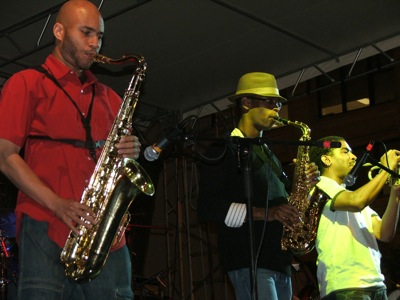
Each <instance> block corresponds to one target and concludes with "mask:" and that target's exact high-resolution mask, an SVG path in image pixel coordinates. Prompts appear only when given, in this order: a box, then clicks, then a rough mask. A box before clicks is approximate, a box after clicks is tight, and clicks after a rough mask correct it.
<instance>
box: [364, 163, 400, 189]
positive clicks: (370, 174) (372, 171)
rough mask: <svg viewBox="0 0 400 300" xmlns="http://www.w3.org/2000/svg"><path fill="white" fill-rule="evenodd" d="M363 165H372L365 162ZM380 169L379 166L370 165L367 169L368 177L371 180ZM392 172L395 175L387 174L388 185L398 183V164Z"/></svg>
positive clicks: (399, 180) (399, 174)
mask: <svg viewBox="0 0 400 300" xmlns="http://www.w3.org/2000/svg"><path fill="white" fill-rule="evenodd" d="M363 166H364V167H369V166H372V165H371V164H370V163H366V164H364V165H363ZM381 171H382V168H381V167H379V166H372V167H371V168H370V169H369V171H368V179H369V180H372V179H373V178H374V177H375V176H376V174H378V173H380V172H381ZM394 173H396V174H397V176H393V175H392V174H389V177H388V184H389V186H394V185H400V164H398V165H397V168H396V170H394Z"/></svg>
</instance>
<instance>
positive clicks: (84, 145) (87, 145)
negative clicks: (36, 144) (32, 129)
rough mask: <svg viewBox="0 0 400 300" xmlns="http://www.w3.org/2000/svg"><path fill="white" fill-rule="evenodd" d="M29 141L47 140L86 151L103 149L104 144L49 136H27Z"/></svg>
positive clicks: (103, 142)
mask: <svg viewBox="0 0 400 300" xmlns="http://www.w3.org/2000/svg"><path fill="white" fill-rule="evenodd" d="M29 138H30V139H35V140H47V141H55V142H60V143H64V144H70V145H72V146H74V147H77V148H86V149H90V148H94V149H97V148H100V147H103V146H104V144H105V143H106V141H105V140H101V141H93V142H90V143H89V142H84V141H81V140H74V139H53V138H51V137H49V136H45V135H30V136H29Z"/></svg>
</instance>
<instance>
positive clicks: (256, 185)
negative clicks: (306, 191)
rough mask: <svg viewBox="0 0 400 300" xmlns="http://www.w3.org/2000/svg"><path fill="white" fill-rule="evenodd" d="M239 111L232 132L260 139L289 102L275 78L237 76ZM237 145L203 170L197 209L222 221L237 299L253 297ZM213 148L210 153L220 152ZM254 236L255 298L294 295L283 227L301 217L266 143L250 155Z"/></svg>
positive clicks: (221, 239) (311, 168)
mask: <svg viewBox="0 0 400 300" xmlns="http://www.w3.org/2000/svg"><path fill="white" fill-rule="evenodd" d="M229 99H230V100H231V101H233V102H235V103H236V104H237V105H238V106H239V107H240V110H241V118H240V120H239V123H238V125H237V128H235V129H233V131H232V132H231V134H230V136H231V137H232V136H234V137H241V138H258V137H261V136H262V134H263V131H265V130H269V129H271V128H272V126H273V125H274V124H275V122H276V117H278V113H279V110H280V109H281V107H282V104H284V103H285V102H286V101H287V100H286V99H285V98H284V97H282V96H281V95H280V94H279V90H278V87H277V84H276V80H275V77H274V76H273V75H271V74H268V73H262V72H253V73H248V74H245V75H243V76H242V77H241V78H240V79H239V83H238V87H237V90H236V94H235V95H233V96H231V97H229ZM237 148H238V147H237V145H235V144H234V143H232V142H230V143H228V144H227V149H226V153H225V155H224V157H223V159H222V160H221V162H220V163H218V164H214V165H203V166H202V167H201V173H200V176H201V177H200V190H199V206H198V213H199V216H200V218H201V219H202V220H204V221H214V222H216V223H217V225H218V244H219V250H220V258H221V261H222V265H223V267H224V270H225V271H226V272H227V273H228V276H229V278H230V280H231V281H232V284H233V286H234V289H235V294H236V298H237V299H238V300H243V299H253V297H252V296H254V294H252V293H254V290H255V289H253V288H252V286H254V285H253V283H250V278H252V277H253V276H251V273H250V271H251V268H250V266H251V264H252V263H253V262H251V259H250V258H251V252H250V251H251V250H250V249H251V247H248V245H249V244H250V243H249V236H250V235H249V228H248V224H249V222H248V220H247V219H248V216H247V210H246V205H247V202H246V200H245V199H246V195H245V187H244V172H243V170H242V169H240V168H238V165H240V164H238V151H237ZM220 153H221V149H213V150H211V151H210V153H209V155H213V154H215V155H218V154H220ZM250 165H251V182H252V185H251V190H252V199H253V209H252V215H253V220H254V222H253V225H254V226H253V229H254V230H253V234H252V236H253V238H254V242H255V243H254V245H255V250H256V251H255V252H256V253H257V254H256V255H255V262H256V266H257V268H256V272H255V273H256V276H254V277H256V283H257V289H256V293H257V299H260V300H261V299H266V300H267V299H268V300H278V299H279V300H289V299H292V289H291V278H290V263H291V253H290V252H289V251H283V250H281V237H282V228H283V225H285V226H287V227H288V228H291V226H292V224H294V223H297V222H298V221H299V213H298V211H297V210H296V209H295V208H294V207H292V206H290V205H288V204H287V197H288V192H287V189H288V180H287V178H286V176H285V174H284V173H283V171H282V167H281V164H280V162H279V160H278V159H277V158H276V156H274V155H273V153H272V152H271V151H270V149H269V148H268V146H267V145H265V144H264V145H253V146H252V151H251V156H250ZM306 168H307V172H306V173H307V174H308V178H309V181H310V182H313V183H317V182H318V178H319V172H318V169H317V167H316V166H315V165H314V164H312V165H307V166H306Z"/></svg>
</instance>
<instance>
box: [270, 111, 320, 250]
mask: <svg viewBox="0 0 400 300" xmlns="http://www.w3.org/2000/svg"><path fill="white" fill-rule="evenodd" d="M276 120H277V122H278V123H281V124H285V125H290V126H294V127H297V128H299V129H300V130H301V131H302V136H301V138H300V142H307V141H309V140H310V139H311V137H310V133H311V130H310V128H309V127H308V126H307V125H306V124H304V123H301V122H298V121H294V122H292V121H289V120H286V119H283V118H279V117H278V118H277V119H276ZM309 149H310V146H308V145H306V144H305V145H300V146H299V148H298V151H297V161H296V165H295V170H294V179H293V186H292V190H291V193H290V196H289V199H288V202H289V204H291V205H293V206H294V207H296V208H297V209H298V210H299V212H300V220H301V221H300V222H299V223H297V224H294V226H293V228H294V229H293V230H290V229H288V228H287V227H285V226H284V227H283V235H282V239H281V248H282V249H283V250H287V249H290V250H291V251H292V252H293V253H294V254H297V255H303V254H306V253H308V252H310V251H311V250H312V249H313V248H314V245H315V244H314V240H315V237H316V235H317V229H318V223H319V219H320V217H321V212H322V209H323V207H324V205H325V203H326V201H327V199H328V196H327V195H326V194H325V193H324V192H323V191H322V190H320V189H319V188H318V187H317V186H314V187H312V186H311V185H310V184H307V178H306V174H305V171H304V170H305V166H306V164H308V163H309V162H310V158H309V155H308V152H309Z"/></svg>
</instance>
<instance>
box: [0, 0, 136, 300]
mask: <svg viewBox="0 0 400 300" xmlns="http://www.w3.org/2000/svg"><path fill="white" fill-rule="evenodd" d="M53 34H54V37H55V45H54V49H53V51H52V53H51V54H50V55H49V56H48V57H47V58H46V60H45V62H44V63H43V64H42V68H43V69H44V70H46V71H45V72H44V71H43V70H41V71H39V70H36V69H27V70H24V71H21V72H19V73H16V74H15V75H13V76H12V77H11V78H10V79H9V80H8V81H7V83H6V84H5V86H4V88H3V90H2V91H1V97H0V171H1V172H3V173H4V174H5V175H6V176H7V177H8V178H9V179H10V180H11V181H12V182H13V183H14V184H15V185H16V186H17V187H18V188H19V190H20V192H19V195H18V200H17V206H16V210H15V212H16V218H17V225H16V226H17V228H16V229H17V238H18V241H19V251H20V253H19V258H20V266H19V269H20V273H19V283H18V299H24V300H26V299H30V300H32V299H79V300H81V299H96V300H98V299H117V298H118V299H133V292H132V288H131V282H132V281H131V264H130V257H129V251H128V249H127V246H126V244H125V239H124V238H123V239H122V240H121V242H120V243H119V244H118V245H116V246H115V247H113V251H112V252H111V253H110V255H109V258H108V260H107V262H106V265H105V267H104V268H103V270H102V272H101V273H100V275H99V276H98V277H97V278H96V279H94V280H92V281H90V282H89V283H86V284H77V283H75V282H71V281H70V280H68V279H67V278H66V276H65V271H64V266H63V264H62V263H61V262H60V253H61V250H62V248H63V247H64V245H65V242H66V239H67V237H68V234H69V232H70V231H71V230H72V231H73V232H74V233H75V234H79V231H78V230H77V226H78V225H79V224H82V225H84V226H85V227H87V228H90V227H91V226H92V225H91V224H92V223H93V222H94V217H95V215H94V212H93V211H92V210H91V209H90V208H89V207H87V206H86V205H84V204H81V203H80V199H81V196H82V193H83V190H84V188H85V187H86V186H87V185H88V183H89V179H90V177H91V175H92V174H93V171H94V167H95V165H96V160H97V159H98V158H99V155H100V153H101V147H99V146H98V145H104V141H105V140H106V138H107V136H108V133H109V131H110V129H111V127H112V124H113V121H114V119H115V117H116V114H117V112H118V109H119V107H120V104H121V98H120V97H119V96H118V95H117V94H116V93H115V92H114V91H113V90H111V89H110V88H109V87H107V86H106V85H104V84H102V83H100V82H98V81H97V79H96V78H95V76H94V75H93V73H92V72H90V71H89V68H90V66H91V65H92V63H93V55H94V54H96V53H98V52H99V50H100V47H101V42H102V37H103V34H104V21H103V18H102V16H101V14H100V13H99V11H98V9H97V8H96V6H95V5H93V4H92V3H91V2H89V1H85V0H70V1H68V2H66V3H65V4H64V5H63V6H62V8H61V9H60V11H59V14H58V16H57V19H56V22H55V24H54V27H53ZM45 73H47V74H45ZM85 124H90V126H85ZM22 147H24V149H25V152H24V158H22V157H21V156H20V150H21V149H22ZM116 147H117V149H118V153H119V155H121V156H123V157H131V158H134V159H136V158H137V157H138V155H139V150H140V143H139V141H138V139H137V137H135V136H126V137H122V138H121V139H120V141H119V143H118V144H117V145H116Z"/></svg>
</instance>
